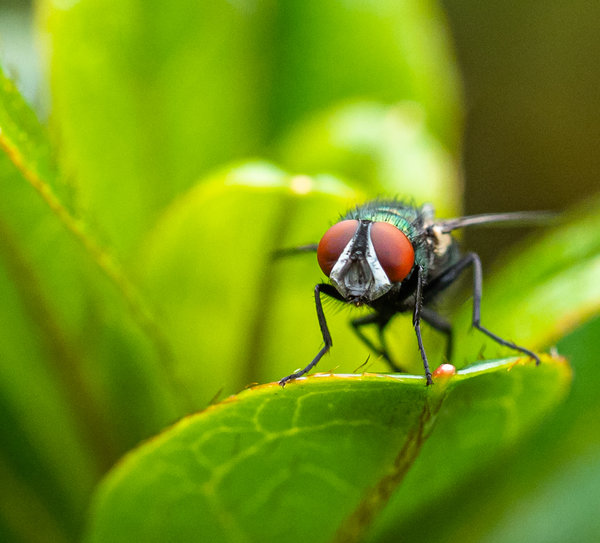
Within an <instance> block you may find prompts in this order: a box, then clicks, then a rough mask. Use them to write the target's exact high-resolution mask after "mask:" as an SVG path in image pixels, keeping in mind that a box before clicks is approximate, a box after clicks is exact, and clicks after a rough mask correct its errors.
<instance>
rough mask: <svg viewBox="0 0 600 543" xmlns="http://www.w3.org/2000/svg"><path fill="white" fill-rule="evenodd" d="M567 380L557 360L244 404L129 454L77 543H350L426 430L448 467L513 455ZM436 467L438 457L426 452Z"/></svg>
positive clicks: (264, 393)
mask: <svg viewBox="0 0 600 543" xmlns="http://www.w3.org/2000/svg"><path fill="white" fill-rule="evenodd" d="M569 380H570V371H569V368H568V366H567V365H566V364H565V362H564V361H562V360H559V359H550V358H545V359H544V364H543V365H542V366H540V367H539V368H538V367H535V366H534V365H533V364H531V363H516V361H515V360H509V361H497V362H490V363H487V364H485V365H483V366H482V367H478V368H472V369H471V370H465V371H463V372H461V373H459V374H458V375H457V376H456V377H455V378H450V379H449V380H448V379H442V378H441V379H439V380H438V382H437V383H436V385H435V386H433V387H425V386H424V379H423V378H422V377H411V376H401V377H398V376H383V375H363V376H356V375H355V376H343V375H337V376H336V375H331V376H328V375H323V376H313V377H310V378H306V379H302V380H299V381H297V382H294V383H290V384H289V385H288V386H287V387H286V388H285V389H282V388H280V387H279V386H277V385H276V384H270V385H263V386H260V387H257V388H255V389H251V390H247V391H244V392H242V393H241V394H239V395H238V396H235V397H232V398H230V399H228V400H227V401H225V402H223V403H221V404H218V405H216V406H214V407H212V408H209V409H208V410H206V411H204V412H203V413H200V414H198V415H194V416H191V417H188V418H186V419H184V420H182V421H181V422H180V423H178V424H177V425H175V426H174V427H173V428H171V429H170V430H168V431H166V432H165V433H163V434H162V435H160V436H159V437H157V438H155V439H154V440H152V441H150V442H148V443H146V444H145V445H143V446H141V447H140V448H139V449H137V450H135V451H133V452H132V453H131V454H129V455H128V456H127V457H126V458H125V459H124V460H123V462H121V463H120V464H119V466H117V467H116V469H115V470H113V472H112V473H111V474H110V475H109V477H108V478H107V479H106V480H105V481H104V483H103V484H102V486H101V488H100V491H99V494H98V496H97V499H96V501H95V506H94V509H93V514H92V522H91V526H90V530H89V534H88V536H89V537H88V541H90V542H95V541H98V542H99V541H102V542H113V541H114V542H117V541H131V540H132V539H133V538H134V537H135V538H138V539H142V540H144V541H164V540H166V539H169V538H171V539H173V540H177V541H196V540H198V538H199V537H200V538H202V539H209V540H211V541H255V540H264V541H274V540H276V539H278V538H282V537H285V538H286V540H287V541H306V540H307V539H308V538H310V539H311V540H313V541H315V542H316V541H330V540H331V539H332V537H334V536H335V535H336V533H337V535H338V537H339V538H340V539H342V540H346V541H347V540H354V539H355V538H357V537H358V536H360V533H361V532H362V531H363V530H364V529H365V528H367V526H368V523H369V521H370V520H371V518H372V516H373V515H375V514H376V513H377V512H378V511H379V510H380V508H381V507H383V506H384V505H385V502H386V499H387V497H388V496H389V493H390V492H391V490H393V488H394V487H395V485H396V484H398V483H400V482H401V480H402V478H403V476H404V474H405V472H406V471H407V470H408V468H409V466H410V465H411V464H412V462H413V461H414V459H415V457H416V456H417V454H418V452H419V449H420V447H421V445H422V444H423V442H424V440H425V438H426V437H427V435H428V433H429V431H430V428H431V425H432V424H433V423H434V421H435V419H436V417H437V418H438V419H440V418H441V420H438V423H437V424H438V425H440V424H442V425H443V427H442V428H441V429H442V431H443V433H444V434H445V435H446V436H451V435H453V433H458V434H459V435H460V436H463V437H464V438H466V439H467V441H466V442H465V445H467V446H466V447H463V449H462V450H460V449H459V450H458V451H457V452H456V455H453V456H452V458H451V462H452V463H453V464H454V463H456V464H458V465H459V466H461V469H464V466H467V467H468V466H469V461H470V459H471V457H472V456H473V454H474V451H475V446H476V445H477V438H481V437H482V436H487V438H488V439H487V441H488V442H489V441H490V438H492V437H493V442H494V443H496V444H507V443H511V442H513V441H514V439H515V438H516V437H517V436H519V435H520V434H521V433H522V432H524V431H525V430H527V429H528V428H530V427H531V425H532V424H533V423H535V422H536V421H537V420H538V419H539V417H540V416H541V415H542V414H544V413H546V412H547V411H548V410H549V409H550V408H552V407H553V406H554V405H555V404H556V402H558V401H559V400H560V399H561V398H562V396H563V395H564V393H565V391H566V389H567V387H568V383H569ZM444 394H447V397H446V399H445V400H444ZM465 415H469V416H467V418H466V419H465V418H464V416H465ZM469 436H471V437H469ZM438 444H439V442H438ZM426 446H427V445H426ZM461 452H467V453H468V454H467V456H466V458H464V461H463V459H461V456H460V453H461ZM447 454H448V445H447V446H446V449H443V450H441V451H438V452H437V455H438V458H439V457H440V455H441V457H442V458H444V455H447ZM446 464H447V461H446V460H445V461H444V462H441V464H440V463H438V464H427V468H428V470H429V473H431V470H438V469H443V467H444V466H445V465H446ZM423 484H425V485H427V484H428V483H427V481H425V482H424V483H423ZM409 499H410V497H409ZM324 508H325V510H326V512H327V514H323V511H324ZM292 528H293V529H292ZM338 530H339V531H338Z"/></svg>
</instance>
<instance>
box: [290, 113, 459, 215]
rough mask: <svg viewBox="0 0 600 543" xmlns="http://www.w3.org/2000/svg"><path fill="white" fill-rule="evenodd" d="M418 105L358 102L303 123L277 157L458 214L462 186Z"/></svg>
mask: <svg viewBox="0 0 600 543" xmlns="http://www.w3.org/2000/svg"><path fill="white" fill-rule="evenodd" d="M425 118H426V113H425V112H424V110H423V107H422V106H420V105H418V104H416V103H414V102H405V103H403V104H398V105H395V106H384V105H382V104H378V103H375V102H358V103H352V104H345V105H342V106H337V107H335V108H333V109H331V110H328V111H326V112H324V113H321V114H319V115H317V116H316V117H315V118H313V119H312V120H310V121H308V122H305V123H303V124H301V125H300V126H299V128H298V129H296V130H295V131H293V132H292V133H291V135H290V136H289V137H287V138H286V140H285V141H284V144H283V147H282V153H281V157H282V158H281V160H282V162H283V163H284V164H285V165H286V166H288V167H289V168H290V169H291V170H292V171H300V172H304V173H308V174H315V173H318V172H335V173H337V174H342V175H344V176H345V177H347V178H348V179H349V180H350V182H352V181H351V180H352V179H355V180H356V182H357V184H358V185H359V186H360V187H361V188H362V189H363V190H367V191H368V193H369V195H370V196H371V197H374V196H378V195H382V194H384V195H385V194H387V195H398V196H400V197H402V198H414V201H415V202H416V203H417V204H422V203H425V202H432V203H434V204H435V206H436V211H437V214H438V216H441V217H444V216H445V217H448V216H451V215H455V214H457V213H459V210H460V202H461V201H462V191H461V190H460V187H459V180H458V168H457V165H456V164H455V163H454V161H453V159H452V157H451V156H450V154H449V153H448V152H447V151H445V150H444V149H443V148H442V146H441V145H440V144H439V143H438V142H437V141H436V140H435V138H434V137H432V135H431V134H430V133H429V132H428V130H427V126H426V124H425Z"/></svg>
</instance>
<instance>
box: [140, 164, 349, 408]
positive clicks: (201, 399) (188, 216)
mask: <svg viewBox="0 0 600 543" xmlns="http://www.w3.org/2000/svg"><path fill="white" fill-rule="evenodd" d="M353 195H354V193H353V192H352V191H350V190H349V189H348V188H346V187H345V186H344V185H343V184H342V183H341V182H340V181H337V180H336V179H334V178H331V177H325V176H321V177H315V178H309V177H294V176H290V175H288V174H287V173H285V172H283V171H281V170H279V169H277V168H276V167H274V166H272V165H270V164H266V163H246V164H242V165H239V166H234V167H231V168H227V169H224V170H223V171H221V172H218V173H216V174H215V175H214V176H213V177H212V178H210V179H207V180H203V181H202V182H200V183H199V184H198V186H197V187H196V188H195V189H193V190H192V191H189V192H188V193H187V194H185V195H184V196H183V197H181V198H179V199H178V200H177V201H176V202H175V203H174V205H173V206H171V207H170V208H169V209H168V210H167V211H166V212H165V214H164V216H163V218H162V220H161V221H160V222H159V223H158V224H157V226H156V228H155V229H154V231H153V232H152V235H151V236H150V237H149V238H148V240H147V242H146V243H145V244H144V246H143V250H142V251H141V255H142V256H141V257H140V259H139V261H138V264H139V272H138V273H139V275H140V276H141V277H142V280H143V282H144V284H145V285H146V290H147V293H148V296H149V297H150V298H151V299H152V300H153V302H154V303H155V305H156V306H157V307H159V308H160V311H161V316H162V320H163V322H164V327H165V328H164V329H165V331H166V334H167V336H168V337H169V338H170V340H171V343H172V346H173V349H174V352H175V356H176V359H177V371H178V374H179V379H180V380H181V381H182V382H185V383H187V385H188V387H189V389H190V391H191V394H192V395H193V396H194V397H195V398H197V403H196V405H197V406H198V407H204V406H205V405H206V403H207V402H208V401H209V400H210V399H211V398H213V397H214V396H215V394H216V393H217V392H218V391H219V390H225V393H231V392H233V391H235V390H239V388H241V387H243V386H246V385H247V384H249V383H251V382H253V381H256V380H260V379H264V377H265V375H269V376H270V379H274V378H276V377H277V375H278V374H277V373H275V374H274V373H273V368H272V363H274V362H276V361H279V360H280V359H281V357H282V354H283V353H285V352H286V351H287V349H288V348H289V345H290V344H288V345H287V346H285V345H282V340H283V338H284V336H285V337H287V333H286V332H283V331H282V329H283V328H285V329H286V330H290V331H292V332H293V333H295V334H296V336H295V337H296V338H297V337H298V332H299V329H298V323H299V322H301V321H299V320H298V319H297V315H295V314H294V313H295V308H296V307H297V306H298V305H300V306H301V307H302V308H303V309H304V311H305V312H306V311H308V312H309V313H310V315H311V317H310V318H309V319H306V321H305V322H306V323H307V326H308V325H312V324H313V318H312V317H313V315H312V313H313V311H314V310H313V307H312V304H311V302H310V293H311V289H312V286H313V285H314V283H313V285H311V284H310V283H307V284H306V285H302V284H301V285H300V286H301V287H302V290H301V292H299V289H298V288H296V287H295V286H294V285H293V284H291V285H290V284H284V282H285V281H286V277H285V275H283V276H282V275H281V274H280V273H279V270H280V266H279V263H278V262H276V261H275V260H274V258H273V252H274V251H275V250H276V249H280V248H282V247H287V246H294V245H299V244H302V243H307V242H310V241H313V240H314V239H317V238H318V237H320V234H321V233H322V231H323V230H324V229H326V227H327V223H325V222H324V221H323V219H322V215H323V212H324V210H327V209H331V208H333V209H336V208H337V209H343V208H344V207H345V205H347V201H348V199H349V198H350V197H351V196H353ZM341 202H344V203H343V204H342V203H341ZM334 206H335V207H334ZM299 225H301V226H302V227H305V228H306V227H307V226H308V227H307V228H306V230H305V231H304V230H300V231H301V232H303V233H301V234H299V233H298V229H299ZM321 225H322V226H321ZM298 259H299V260H300V261H304V260H305V259H304V257H303V256H299V257H293V258H291V260H295V261H296V262H298ZM313 259H314V257H312V258H310V255H309V261H310V264H311V267H312V268H313V273H314V275H315V278H316V280H318V279H319V275H320V272H319V270H318V267H316V266H315V265H314V263H313ZM300 265H302V262H300ZM287 279H289V282H291V283H293V282H294V280H295V276H292V278H291V279H290V278H287ZM304 287H306V289H305V290H304ZM290 290H291V292H292V295H291V296H290V294H289V293H290ZM298 294H299V297H298ZM274 306H277V307H284V308H286V311H289V312H290V315H289V318H288V319H287V323H286V322H281V321H278V320H274V318H273V311H275V309H274ZM311 327H312V326H311ZM312 328H314V330H313V331H314V342H313V345H314V347H316V346H318V344H319V341H320V339H319V337H318V333H319V332H318V328H317V327H316V326H315V327H312ZM296 341H297V339H296ZM273 342H275V343H276V344H277V346H278V347H272V345H273ZM279 346H282V349H281V350H280V349H279ZM314 347H313V346H311V347H310V348H311V349H312V348H314ZM265 350H268V352H269V353H270V355H266V356H265V355H264V354H263V353H264V352H265ZM274 351H275V352H274ZM298 354H300V353H298ZM306 356H307V357H308V356H309V354H308V351H307V355H306ZM291 369H293V368H286V369H282V370H281V372H282V373H284V372H287V373H289V372H290V371H291Z"/></svg>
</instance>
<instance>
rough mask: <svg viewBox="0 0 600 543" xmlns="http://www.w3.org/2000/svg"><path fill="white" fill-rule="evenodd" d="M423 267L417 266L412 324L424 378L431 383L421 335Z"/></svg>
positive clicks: (428, 383)
mask: <svg viewBox="0 0 600 543" xmlns="http://www.w3.org/2000/svg"><path fill="white" fill-rule="evenodd" d="M423 275H424V273H423V268H421V267H420V266H419V267H418V268H417V290H416V292H415V310H414V313H413V326H414V328H415V333H416V334H417V342H418V343H419V351H420V352H421V359H422V360H423V367H424V368H425V378H426V379H427V385H432V384H433V379H432V378H431V370H430V369H429V362H427V354H425V347H424V346H423V338H422V337H421V312H422V310H423V286H424V285H423V283H424V277H423Z"/></svg>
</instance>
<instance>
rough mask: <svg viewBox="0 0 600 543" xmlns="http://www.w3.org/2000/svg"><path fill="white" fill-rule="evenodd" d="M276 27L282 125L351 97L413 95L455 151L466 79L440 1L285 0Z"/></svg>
mask: <svg viewBox="0 0 600 543" xmlns="http://www.w3.org/2000/svg"><path fill="white" fill-rule="evenodd" d="M284 5H285V7H283V6H284ZM275 28H276V30H277V36H276V43H275V45H274V47H273V48H272V51H271V54H272V55H273V60H272V63H273V66H272V70H273V74H275V76H276V78H277V79H276V81H275V82H274V84H273V85H272V96H273V100H272V106H271V107H272V109H273V113H272V116H273V118H274V119H276V120H277V121H278V122H280V123H282V124H283V128H284V129H286V130H287V129H289V126H291V125H292V124H293V123H294V122H296V121H298V120H301V119H303V118H305V117H306V115H307V114H308V115H313V114H314V112H315V111H319V110H323V109H326V108H330V107H332V106H333V105H334V104H337V103H339V102H340V101H344V100H347V99H351V100H357V99H358V100H363V99H367V100H377V101H380V102H383V103H388V104H390V103H396V102H398V101H413V102H416V103H417V104H420V105H421V106H422V108H423V111H425V112H426V113H425V117H426V119H425V124H426V126H427V127H428V131H431V133H432V134H433V135H434V136H435V138H436V139H438V140H439V141H441V142H442V143H443V145H444V147H445V148H447V149H449V150H450V151H451V152H452V153H455V152H456V150H457V148H458V141H459V137H460V135H461V118H460V111H459V102H460V98H459V94H460V92H459V85H460V84H459V81H458V76H457V70H456V66H455V62H454V59H453V57H452V53H451V47H450V39H449V36H448V30H447V26H446V21H445V17H444V14H443V12H442V10H441V9H440V7H439V5H438V3H437V2H432V1H423V0H408V1H406V0H405V1H403V2H396V1H391V0H377V1H374V2H361V1H356V0H351V1H344V2H341V1H340V0H312V1H309V2H307V1H306V0H304V1H294V2H285V3H282V4H281V7H280V8H279V10H278V12H277V20H276V25H275Z"/></svg>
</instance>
